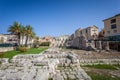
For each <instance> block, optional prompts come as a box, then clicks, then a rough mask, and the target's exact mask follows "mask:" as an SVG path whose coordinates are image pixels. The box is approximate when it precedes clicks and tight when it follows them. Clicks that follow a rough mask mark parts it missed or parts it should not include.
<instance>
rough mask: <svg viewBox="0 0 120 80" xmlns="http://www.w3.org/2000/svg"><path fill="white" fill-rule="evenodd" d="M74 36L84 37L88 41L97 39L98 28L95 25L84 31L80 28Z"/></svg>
mask: <svg viewBox="0 0 120 80" xmlns="http://www.w3.org/2000/svg"><path fill="white" fill-rule="evenodd" d="M74 35H75V38H76V37H80V36H82V35H84V36H85V37H86V39H87V40H92V39H96V38H97V36H98V27H96V26H95V25H93V26H90V27H87V28H84V29H81V28H79V29H77V30H76V31H75V34H74Z"/></svg>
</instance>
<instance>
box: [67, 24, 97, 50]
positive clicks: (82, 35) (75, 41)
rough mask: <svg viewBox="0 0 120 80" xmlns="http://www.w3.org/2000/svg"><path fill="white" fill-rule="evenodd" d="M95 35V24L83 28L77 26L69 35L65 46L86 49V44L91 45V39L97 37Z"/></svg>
mask: <svg viewBox="0 0 120 80" xmlns="http://www.w3.org/2000/svg"><path fill="white" fill-rule="evenodd" d="M97 36H98V27H96V26H90V27H87V28H84V29H81V28H79V29H77V30H76V31H75V33H74V34H72V35H71V36H70V37H69V39H68V41H67V44H68V46H67V47H74V48H79V49H86V48H87V47H88V46H91V47H93V46H92V45H93V44H92V43H91V41H92V40H95V39H97Z"/></svg>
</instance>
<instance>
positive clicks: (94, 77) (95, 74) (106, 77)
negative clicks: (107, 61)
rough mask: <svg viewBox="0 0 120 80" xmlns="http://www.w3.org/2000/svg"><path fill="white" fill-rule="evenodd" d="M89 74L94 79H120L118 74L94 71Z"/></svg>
mask: <svg viewBox="0 0 120 80" xmlns="http://www.w3.org/2000/svg"><path fill="white" fill-rule="evenodd" d="M87 74H88V75H89V76H90V77H91V78H92V80H120V77H116V76H110V75H100V74H97V73H93V72H87Z"/></svg>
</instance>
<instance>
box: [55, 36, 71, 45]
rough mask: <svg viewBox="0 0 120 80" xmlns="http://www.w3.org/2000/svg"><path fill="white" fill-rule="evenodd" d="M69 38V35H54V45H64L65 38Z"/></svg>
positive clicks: (65, 42)
mask: <svg viewBox="0 0 120 80" xmlns="http://www.w3.org/2000/svg"><path fill="white" fill-rule="evenodd" d="M68 39H69V35H63V36H58V37H55V46H56V47H64V46H67V40H68Z"/></svg>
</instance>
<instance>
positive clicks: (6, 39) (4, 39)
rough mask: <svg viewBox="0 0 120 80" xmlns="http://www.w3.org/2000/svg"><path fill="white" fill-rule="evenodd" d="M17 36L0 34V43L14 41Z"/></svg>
mask: <svg viewBox="0 0 120 80" xmlns="http://www.w3.org/2000/svg"><path fill="white" fill-rule="evenodd" d="M16 41H17V38H16V36H15V35H10V34H0V43H16Z"/></svg>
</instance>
